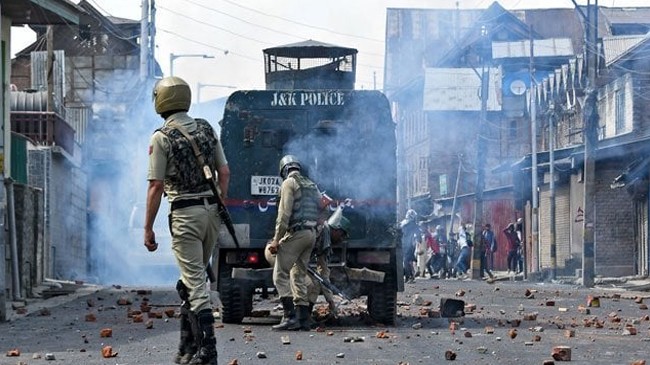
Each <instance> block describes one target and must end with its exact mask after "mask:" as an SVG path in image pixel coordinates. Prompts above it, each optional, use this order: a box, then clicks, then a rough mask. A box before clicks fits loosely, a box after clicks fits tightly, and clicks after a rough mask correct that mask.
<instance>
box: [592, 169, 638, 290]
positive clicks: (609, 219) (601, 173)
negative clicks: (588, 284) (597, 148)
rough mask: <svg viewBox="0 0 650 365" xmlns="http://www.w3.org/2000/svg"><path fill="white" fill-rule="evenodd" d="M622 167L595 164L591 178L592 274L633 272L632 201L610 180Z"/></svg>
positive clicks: (610, 275) (604, 274) (623, 274)
mask: <svg viewBox="0 0 650 365" xmlns="http://www.w3.org/2000/svg"><path fill="white" fill-rule="evenodd" d="M624 169H625V164H624V163H617V162H607V163H601V164H599V165H598V167H597V170H598V174H597V175H596V181H595V192H594V193H595V195H596V196H597V197H598V199H596V204H595V209H596V216H595V247H594V250H595V253H594V255H595V274H596V275H603V276H608V277H612V276H626V275H634V274H635V273H634V262H635V259H634V251H635V247H634V245H635V240H634V224H635V218H634V204H633V201H632V199H631V198H630V196H629V195H628V194H627V192H626V191H625V189H611V188H610V183H611V182H612V181H613V180H614V178H615V177H616V176H618V175H620V174H621V172H622V171H623V170H624Z"/></svg>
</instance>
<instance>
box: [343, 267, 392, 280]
mask: <svg viewBox="0 0 650 365" xmlns="http://www.w3.org/2000/svg"><path fill="white" fill-rule="evenodd" d="M343 269H344V270H345V274H346V275H347V277H348V278H349V279H350V280H355V281H372V282H376V283H383V282H384V277H385V276H386V273H385V272H383V271H377V270H372V269H368V268H367V267H364V268H362V269H357V268H353V267H347V266H346V267H344V268H343Z"/></svg>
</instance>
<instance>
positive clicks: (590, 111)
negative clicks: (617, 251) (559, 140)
mask: <svg viewBox="0 0 650 365" xmlns="http://www.w3.org/2000/svg"><path fill="white" fill-rule="evenodd" d="M585 38H586V39H585V47H586V51H587V54H586V56H587V89H586V90H585V95H586V98H585V106H584V111H583V116H584V133H583V135H584V149H585V161H584V171H583V174H584V188H585V192H584V211H585V212H584V221H583V239H584V240H583V247H582V285H584V286H585V287H588V288H590V287H593V286H594V266H595V265H594V244H595V242H594V241H595V235H594V220H595V212H594V209H595V206H596V204H595V203H594V194H595V187H594V184H595V177H596V173H595V172H596V171H595V170H596V145H597V143H598V110H597V107H598V105H597V102H596V67H597V43H598V0H595V3H594V4H592V3H591V0H590V1H588V2H587V22H586V37H585Z"/></svg>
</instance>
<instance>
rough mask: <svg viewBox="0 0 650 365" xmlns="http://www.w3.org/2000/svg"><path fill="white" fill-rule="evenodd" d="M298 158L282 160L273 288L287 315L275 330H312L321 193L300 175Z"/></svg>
mask: <svg viewBox="0 0 650 365" xmlns="http://www.w3.org/2000/svg"><path fill="white" fill-rule="evenodd" d="M301 170H302V166H301V165H300V162H299V161H298V159H297V158H296V157H295V156H292V155H286V156H284V157H283V158H282V159H281V160H280V176H281V177H282V179H284V181H283V182H282V186H281V188H280V202H279V204H278V216H277V219H276V221H275V235H274V236H273V240H272V241H271V243H270V244H269V247H268V249H269V251H270V253H271V254H276V260H275V265H274V266H273V284H274V285H275V288H276V289H277V291H278V295H279V296H280V300H281V302H282V309H283V311H284V315H283V316H282V321H281V322H280V324H278V325H275V326H273V329H274V330H298V329H303V330H309V329H310V318H309V317H310V313H309V298H308V285H309V280H310V279H309V278H308V277H307V275H308V273H307V265H308V264H309V257H310V255H311V252H312V248H313V247H314V242H315V241H316V225H317V224H318V222H317V219H318V215H319V203H320V196H321V195H320V192H319V191H318V187H317V186H316V184H314V182H312V181H311V180H309V179H308V178H307V177H306V176H303V175H302V174H301Z"/></svg>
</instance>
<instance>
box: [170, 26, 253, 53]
mask: <svg viewBox="0 0 650 365" xmlns="http://www.w3.org/2000/svg"><path fill="white" fill-rule="evenodd" d="M158 30H160V31H162V32H164V33H167V34H171V35H173V36H176V37H178V38H181V39H184V40H186V41H189V42H192V43H196V44H198V45H201V46H205V47H208V48H212V49H216V50H218V51H221V52H224V53H225V52H228V54H233V55H235V56H239V57H242V58H245V59H247V60H251V61H255V62H261V61H262V60H261V59H257V58H253V57H251V56H247V55H244V54H241V53H237V52H233V51H229V50H227V49H224V48H221V47H217V46H214V45H211V44H207V43H204V42H200V41H197V40H196V39H192V38H189V37H185V36H183V35H180V34H178V33H176V32H172V31H170V30H166V29H163V28H160V27H158Z"/></svg>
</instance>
